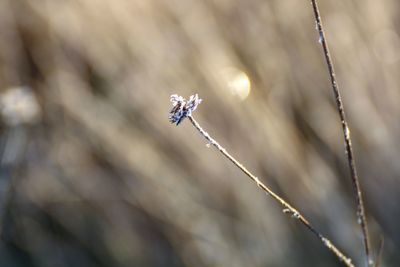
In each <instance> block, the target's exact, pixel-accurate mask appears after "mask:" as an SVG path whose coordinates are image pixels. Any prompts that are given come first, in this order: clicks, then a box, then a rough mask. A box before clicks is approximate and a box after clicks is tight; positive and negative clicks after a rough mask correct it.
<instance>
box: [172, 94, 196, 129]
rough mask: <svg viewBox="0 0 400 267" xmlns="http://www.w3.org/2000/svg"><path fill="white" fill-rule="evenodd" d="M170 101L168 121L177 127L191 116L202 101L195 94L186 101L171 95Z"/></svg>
mask: <svg viewBox="0 0 400 267" xmlns="http://www.w3.org/2000/svg"><path fill="white" fill-rule="evenodd" d="M170 101H171V102H172V106H173V107H172V109H171V111H170V112H169V117H168V118H169V121H170V122H171V123H174V124H176V125H179V124H180V123H181V122H182V120H183V119H185V118H186V117H188V116H191V115H192V112H193V111H195V110H196V108H197V106H198V105H199V104H200V103H201V101H202V99H200V98H199V96H198V95H197V94H195V95H191V96H190V98H189V100H188V101H186V99H185V98H183V97H182V96H178V95H177V94H173V95H171V98H170Z"/></svg>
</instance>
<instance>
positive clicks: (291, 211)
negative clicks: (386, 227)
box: [187, 115, 354, 267]
mask: <svg viewBox="0 0 400 267" xmlns="http://www.w3.org/2000/svg"><path fill="white" fill-rule="evenodd" d="M187 117H188V118H189V120H190V122H191V123H192V124H193V126H194V127H195V128H196V129H197V130H198V131H199V132H200V134H201V135H202V136H203V137H204V138H205V139H206V140H207V142H208V143H209V144H210V145H213V146H214V147H215V148H217V149H218V151H219V152H221V154H222V155H224V156H225V157H226V158H227V159H229V160H230V161H231V162H232V163H233V164H234V165H235V166H236V167H238V168H239V169H240V170H241V171H242V172H244V174H246V175H247V176H248V177H249V178H250V179H251V180H252V181H253V182H255V183H256V184H257V186H258V187H259V188H261V189H262V190H263V191H264V192H265V193H267V195H270V196H271V197H272V198H273V199H274V200H275V201H276V202H278V203H279V204H280V205H281V206H282V207H283V212H284V213H288V214H291V216H292V217H293V218H295V219H297V220H298V221H300V222H301V223H302V224H303V225H304V226H305V227H306V228H307V229H308V230H310V231H311V232H312V233H313V234H314V235H316V236H317V237H318V238H319V240H321V242H322V243H323V244H324V245H325V246H326V247H327V248H328V249H329V250H330V251H331V252H333V253H334V254H335V255H336V257H337V258H338V259H339V260H340V261H342V262H343V263H344V264H345V265H346V266H349V267H354V265H353V263H352V260H351V259H350V258H349V257H347V256H346V255H345V254H344V253H343V252H341V251H340V250H339V249H338V248H337V247H336V246H335V245H333V244H332V242H331V241H330V240H329V239H327V238H326V237H324V236H323V235H322V234H320V233H319V232H318V231H317V230H316V229H315V227H314V226H312V225H311V224H310V222H309V221H308V220H307V219H306V218H305V217H304V216H303V215H302V214H301V213H300V212H299V211H298V210H296V209H295V208H293V207H292V206H291V205H290V204H289V203H288V202H286V201H285V200H284V199H283V198H282V197H280V196H279V195H277V194H276V193H275V192H273V191H272V190H271V189H270V188H269V187H267V186H266V185H265V184H264V183H262V182H261V181H260V180H259V179H258V177H256V176H255V175H254V174H252V173H251V172H250V171H249V170H247V169H246V167H244V166H243V165H242V164H241V163H240V162H239V161H237V160H236V159H235V158H234V157H233V156H232V155H231V154H229V153H228V152H227V151H226V149H225V148H223V147H222V146H221V145H220V144H219V143H218V142H217V141H215V139H213V138H212V137H211V136H210V135H209V134H208V133H207V132H206V131H205V130H203V128H202V127H201V126H200V125H199V123H198V122H197V121H196V120H195V119H194V118H193V117H192V116H191V115H188V116H187Z"/></svg>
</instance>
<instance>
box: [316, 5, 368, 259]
mask: <svg viewBox="0 0 400 267" xmlns="http://www.w3.org/2000/svg"><path fill="white" fill-rule="evenodd" d="M311 4H312V7H313V11H314V16H315V22H316V26H317V30H318V33H319V41H320V43H321V44H322V48H323V50H324V56H325V61H326V64H327V66H328V72H329V76H330V78H331V84H332V90H333V94H334V96H335V100H336V106H337V109H338V112H339V116H340V120H341V123H342V128H343V134H344V141H345V147H346V155H347V161H348V164H349V167H350V175H351V181H352V183H353V191H354V195H355V198H356V202H357V217H358V218H357V221H358V222H359V224H360V225H361V229H362V234H363V242H364V248H365V255H366V265H367V266H372V265H373V260H372V258H371V253H370V241H369V234H368V226H367V220H366V216H365V209H364V203H363V198H362V194H361V187H360V182H359V179H358V175H357V169H356V164H355V161H354V154H353V149H352V146H351V138H350V129H349V127H348V124H347V120H346V115H345V112H344V107H343V102H342V98H341V96H340V92H339V86H338V83H337V81H336V77H335V70H334V68H333V62H332V59H331V55H330V53H329V49H328V43H327V41H326V38H325V33H324V30H323V27H322V22H321V16H320V12H319V9H318V5H317V0H311Z"/></svg>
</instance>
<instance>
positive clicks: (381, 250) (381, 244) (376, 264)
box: [375, 236, 385, 267]
mask: <svg viewBox="0 0 400 267" xmlns="http://www.w3.org/2000/svg"><path fill="white" fill-rule="evenodd" d="M384 244H385V239H384V237H383V236H381V240H380V242H379V250H378V254H377V256H376V263H375V267H380V266H381V260H382V253H383V246H384Z"/></svg>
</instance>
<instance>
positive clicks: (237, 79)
mask: <svg viewBox="0 0 400 267" xmlns="http://www.w3.org/2000/svg"><path fill="white" fill-rule="evenodd" d="M221 77H222V80H223V83H224V86H225V87H226V88H227V89H228V90H229V92H230V93H231V94H232V95H233V96H235V97H237V98H238V99H239V100H241V101H243V100H245V99H246V98H247V97H248V96H249V94H250V88H251V85H250V79H249V77H248V76H247V74H246V73H244V72H243V71H241V70H239V69H236V68H233V67H228V68H225V69H223V70H222V71H221Z"/></svg>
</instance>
